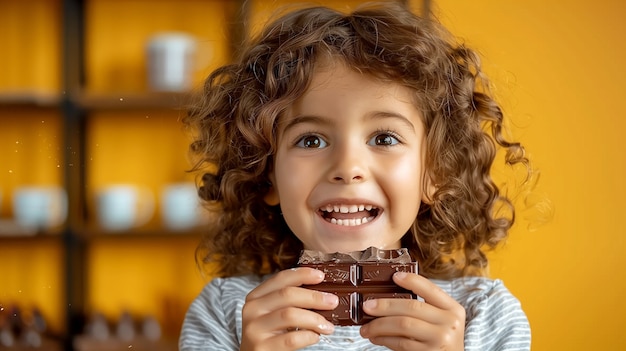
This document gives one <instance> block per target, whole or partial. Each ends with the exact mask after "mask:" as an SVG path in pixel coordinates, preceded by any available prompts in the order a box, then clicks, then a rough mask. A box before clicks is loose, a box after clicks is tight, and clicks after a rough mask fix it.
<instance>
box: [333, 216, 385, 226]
mask: <svg viewBox="0 0 626 351" xmlns="http://www.w3.org/2000/svg"><path fill="white" fill-rule="evenodd" d="M372 218H374V217H370V218H367V217H363V218H356V219H336V218H331V219H330V223H332V224H336V225H344V226H348V227H350V226H357V225H361V224H365V223H367V222H369V221H371V220H372Z"/></svg>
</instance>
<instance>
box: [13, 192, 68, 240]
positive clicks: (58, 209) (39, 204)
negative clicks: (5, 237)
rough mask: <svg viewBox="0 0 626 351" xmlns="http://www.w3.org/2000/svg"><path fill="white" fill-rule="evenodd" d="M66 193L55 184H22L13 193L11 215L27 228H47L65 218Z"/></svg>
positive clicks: (55, 225)
mask: <svg viewBox="0 0 626 351" xmlns="http://www.w3.org/2000/svg"><path fill="white" fill-rule="evenodd" d="M67 205H68V204H67V193H66V192H65V190H64V189H63V188H61V187H56V186H22V187H18V188H16V189H15V191H14V193H13V215H14V216H15V221H16V222H17V224H18V225H19V226H21V227H23V228H25V229H27V230H32V231H37V230H48V229H51V228H54V227H57V226H60V225H62V224H63V223H64V222H65V220H66V218H67Z"/></svg>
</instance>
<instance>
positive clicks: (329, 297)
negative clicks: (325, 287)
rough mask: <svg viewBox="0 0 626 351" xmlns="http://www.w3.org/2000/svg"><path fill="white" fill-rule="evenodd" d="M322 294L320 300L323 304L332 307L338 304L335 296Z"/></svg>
mask: <svg viewBox="0 0 626 351" xmlns="http://www.w3.org/2000/svg"><path fill="white" fill-rule="evenodd" d="M322 294H323V297H322V298H323V300H324V302H325V303H327V304H328V305H331V306H334V305H336V304H338V303H339V298H338V297H337V295H335V294H331V293H327V292H323V293H322Z"/></svg>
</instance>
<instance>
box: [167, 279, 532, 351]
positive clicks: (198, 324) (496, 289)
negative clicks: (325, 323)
mask: <svg viewBox="0 0 626 351" xmlns="http://www.w3.org/2000/svg"><path fill="white" fill-rule="evenodd" d="M264 279H267V276H266V277H257V276H243V277H231V278H215V279H213V280H212V281H211V282H210V283H208V284H207V285H206V286H205V288H204V289H203V290H202V292H201V293H200V295H199V296H198V297H197V298H196V299H195V300H194V301H193V303H192V304H191V306H190V307H189V310H188V311H187V314H186V316H185V320H184V323H183V326H182V330H181V335H180V339H179V349H180V351H199V350H233V351H234V350H239V346H240V344H241V330H242V328H241V310H242V308H243V304H244V301H245V298H246V295H247V294H248V293H249V292H250V291H251V290H252V289H254V288H255V287H256V286H258V285H259V284H260V283H261V282H262V281H263V280H264ZM433 282H434V283H435V284H437V285H438V286H440V287H441V288H442V289H443V290H444V291H446V292H447V293H448V294H449V295H450V296H452V297H453V298H454V299H455V300H456V301H458V302H459V303H460V304H461V305H462V306H463V307H465V311H466V322H465V323H466V325H465V350H480V351H487V350H494V351H495V350H498V351H499V350H507V351H510V350H530V326H529V323H528V319H527V318H526V315H525V314H524V312H523V310H522V308H521V305H520V302H519V301H518V300H517V299H516V298H515V297H514V296H513V295H512V294H511V293H510V292H509V290H508V289H507V288H506V287H505V286H504V285H503V283H502V281H500V280H491V279H488V278H479V277H472V278H462V279H455V280H445V281H443V280H433ZM359 328H360V326H348V327H341V326H336V327H335V331H334V333H333V334H332V335H324V336H322V337H321V338H320V342H318V343H317V344H315V345H312V346H309V347H307V348H305V349H303V350H307V351H316V350H342V351H350V350H354V351H356V350H358V351H365V350H368V351H378V350H388V349H387V348H386V347H382V346H377V345H374V344H372V343H370V342H369V340H368V339H364V338H362V337H361V336H360V334H359Z"/></svg>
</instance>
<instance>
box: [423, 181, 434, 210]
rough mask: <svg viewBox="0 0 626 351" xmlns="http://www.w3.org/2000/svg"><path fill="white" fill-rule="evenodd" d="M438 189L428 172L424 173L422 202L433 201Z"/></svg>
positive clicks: (430, 202) (428, 202) (429, 202)
mask: <svg viewBox="0 0 626 351" xmlns="http://www.w3.org/2000/svg"><path fill="white" fill-rule="evenodd" d="M435 191H437V186H436V185H435V183H434V182H433V181H432V179H431V177H430V176H429V175H428V174H425V175H424V188H423V189H422V202H423V203H425V204H428V205H430V204H432V203H433V196H434V195H435Z"/></svg>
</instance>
